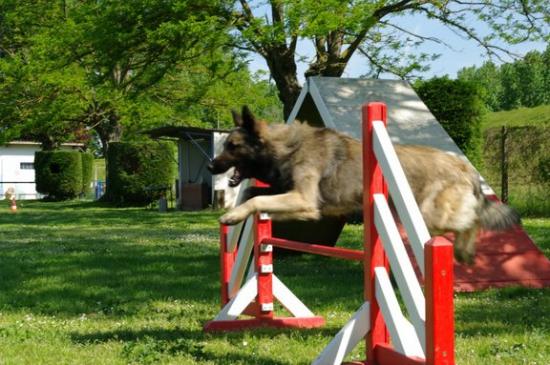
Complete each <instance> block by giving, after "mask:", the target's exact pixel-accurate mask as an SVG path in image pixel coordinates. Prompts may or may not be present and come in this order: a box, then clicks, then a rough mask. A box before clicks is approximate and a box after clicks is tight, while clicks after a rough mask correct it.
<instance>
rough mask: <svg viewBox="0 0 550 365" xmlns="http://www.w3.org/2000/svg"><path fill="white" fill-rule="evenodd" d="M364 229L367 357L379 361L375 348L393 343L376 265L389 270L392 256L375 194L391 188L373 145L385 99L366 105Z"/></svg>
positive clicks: (371, 363) (371, 362) (383, 116)
mask: <svg viewBox="0 0 550 365" xmlns="http://www.w3.org/2000/svg"><path fill="white" fill-rule="evenodd" d="M362 112H363V220H364V221H363V223H364V224H363V227H364V228H363V229H364V250H365V259H364V272H365V274H364V275H365V300H367V301H368V302H369V304H370V332H369V333H368V334H367V360H368V362H369V365H375V364H376V363H377V361H376V358H375V352H374V348H375V346H376V345H377V344H386V343H389V333H388V329H387V328H386V324H385V323H384V319H383V317H382V312H381V311H380V307H379V306H378V303H377V301H376V295H375V278H374V268H375V267H380V266H383V267H385V268H386V270H388V259H387V257H386V255H385V253H384V248H383V246H382V242H381V240H380V237H379V236H378V231H377V230H376V227H375V225H374V194H384V195H385V196H386V197H387V196H388V188H387V185H386V183H385V181H384V177H383V175H382V170H381V168H380V166H379V164H378V161H377V160H376V156H375V155H374V149H373V143H372V142H373V128H372V122H373V121H382V122H384V124H386V118H387V111H386V105H385V104H384V103H369V104H368V105H367V104H365V105H363V110H362Z"/></svg>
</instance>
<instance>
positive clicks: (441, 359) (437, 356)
mask: <svg viewBox="0 0 550 365" xmlns="http://www.w3.org/2000/svg"><path fill="white" fill-rule="evenodd" d="M424 256H425V260H424V263H425V265H426V267H425V271H424V272H425V279H424V281H425V295H426V365H454V363H455V359H454V317H453V312H454V310H453V245H452V244H451V243H450V242H449V241H448V240H447V239H445V238H443V237H434V238H432V239H431V240H430V241H429V242H428V243H427V244H426V245H425V247H424Z"/></svg>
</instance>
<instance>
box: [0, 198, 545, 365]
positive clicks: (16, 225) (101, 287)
mask: <svg viewBox="0 0 550 365" xmlns="http://www.w3.org/2000/svg"><path fill="white" fill-rule="evenodd" d="M4 208H5V209H4ZM4 208H3V209H2V210H0V227H1V228H0V364H33V365H34V364H55V365H58V364H94V365H95V364H264V365H270V364H271V365H282V364H308V363H310V362H311V361H312V360H313V359H314V358H315V357H316V355H317V354H318V353H319V352H320V351H321V350H322V349H323V347H324V346H325V345H326V344H327V343H328V342H329V341H330V339H331V338H332V336H333V335H334V334H335V333H336V332H337V331H338V330H339V328H340V327H341V326H342V325H343V324H344V323H345V322H346V321H347V320H348V319H349V317H350V316H351V314H352V313H353V312H354V311H355V310H356V309H357V308H358V307H359V306H360V304H361V302H362V299H361V298H362V271H361V267H360V265H359V264H358V263H353V262H343V261H336V260H331V259H328V258H322V257H318V256H308V255H303V256H300V255H296V256H295V255H292V256H285V257H282V258H278V259H277V261H276V262H275V266H276V271H277V274H278V276H279V277H280V278H281V280H283V281H284V282H285V283H286V284H287V285H288V286H289V287H290V288H291V289H292V290H293V291H294V292H295V293H296V294H297V295H298V296H299V297H300V298H301V299H302V300H303V301H304V302H305V303H306V304H307V305H308V306H309V307H310V308H311V309H312V310H313V311H314V312H316V313H318V314H320V315H323V316H325V318H326V320H327V325H326V327H324V328H322V329H316V330H307V331H291V330H260V331H247V332H240V333H232V334H205V333H203V332H202V325H203V324H204V323H205V322H206V321H208V320H210V319H212V318H213V317H214V316H215V314H216V313H217V311H218V310H219V283H218V276H219V268H218V263H219V260H218V229H217V224H216V218H217V216H218V213H212V212H198V213H189V212H187V213H184V212H171V213H168V214H161V213H158V212H156V211H152V210H144V209H141V208H109V207H104V206H100V205H96V204H94V203H87V202H81V203H80V202H71V203H43V202H20V204H19V211H18V213H17V214H10V213H9V212H8V208H7V207H4ZM524 223H525V227H526V228H527V230H528V231H529V232H530V234H531V235H532V237H533V238H534V239H535V240H536V241H537V242H538V244H539V245H540V246H541V247H542V248H543V250H544V251H545V253H546V254H547V255H549V254H550V237H549V236H550V235H549V234H548V232H549V229H550V219H547V218H539V219H526V220H525V222H524ZM361 231H362V229H361V227H360V226H349V227H347V228H346V230H345V232H344V235H343V237H342V240H343V242H344V244H345V245H348V246H353V245H354V243H357V242H360V240H361ZM455 303H456V356H457V363H458V364H479V365H486V364H493V363H494V364H510V365H516V364H540V365H544V364H550V346H548V344H549V343H550V316H549V315H548V312H549V308H550V290H527V289H518V288H515V289H506V290H491V291H486V292H482V293H475V294H458V295H456V301H455ZM354 358H362V349H361V348H358V349H356V350H355V351H354Z"/></svg>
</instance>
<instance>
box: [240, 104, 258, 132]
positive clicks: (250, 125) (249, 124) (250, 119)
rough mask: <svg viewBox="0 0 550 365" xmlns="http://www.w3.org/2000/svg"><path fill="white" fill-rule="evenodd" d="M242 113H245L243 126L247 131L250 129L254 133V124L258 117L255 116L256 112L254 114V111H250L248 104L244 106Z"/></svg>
mask: <svg viewBox="0 0 550 365" xmlns="http://www.w3.org/2000/svg"><path fill="white" fill-rule="evenodd" d="M242 114H243V125H242V127H243V128H244V129H246V130H247V131H249V132H250V133H254V129H255V127H254V125H255V124H256V117H255V116H254V114H252V112H251V111H250V109H249V108H248V106H247V105H245V106H243V112H242Z"/></svg>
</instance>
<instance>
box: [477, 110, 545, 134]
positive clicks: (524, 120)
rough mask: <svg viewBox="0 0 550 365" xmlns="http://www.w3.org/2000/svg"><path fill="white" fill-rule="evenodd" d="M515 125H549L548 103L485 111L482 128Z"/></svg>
mask: <svg viewBox="0 0 550 365" xmlns="http://www.w3.org/2000/svg"><path fill="white" fill-rule="evenodd" d="M503 125H507V126H509V127H516V126H528V125H532V126H538V127H543V126H546V127H548V126H550V105H540V106H537V107H534V108H518V109H514V110H503V111H500V112H493V113H487V115H486V116H485V118H484V121H483V126H482V127H483V129H488V128H495V127H501V126H503Z"/></svg>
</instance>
